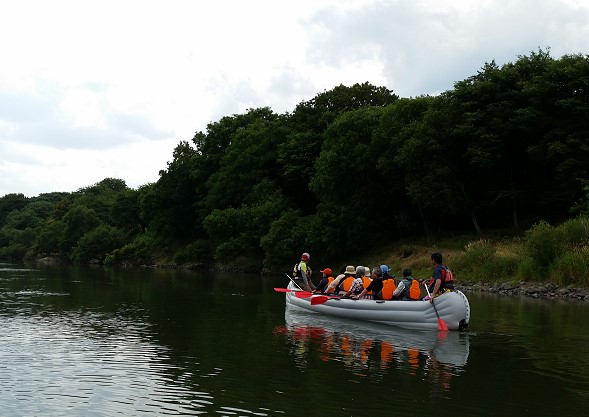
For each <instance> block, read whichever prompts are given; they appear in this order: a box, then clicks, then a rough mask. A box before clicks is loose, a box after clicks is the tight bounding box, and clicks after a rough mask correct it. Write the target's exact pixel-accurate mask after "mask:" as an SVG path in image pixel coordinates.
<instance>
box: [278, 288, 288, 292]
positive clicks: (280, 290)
mask: <svg viewBox="0 0 589 417" xmlns="http://www.w3.org/2000/svg"><path fill="white" fill-rule="evenodd" d="M274 291H276V292H291V291H292V290H289V289H288V288H274Z"/></svg>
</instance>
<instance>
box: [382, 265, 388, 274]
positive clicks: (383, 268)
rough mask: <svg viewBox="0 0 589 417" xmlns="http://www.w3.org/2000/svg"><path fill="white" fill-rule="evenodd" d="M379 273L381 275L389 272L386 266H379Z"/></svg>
mask: <svg viewBox="0 0 589 417" xmlns="http://www.w3.org/2000/svg"><path fill="white" fill-rule="evenodd" d="M380 271H381V272H382V273H383V274H388V273H389V272H390V269H389V267H388V266H386V265H381V266H380Z"/></svg>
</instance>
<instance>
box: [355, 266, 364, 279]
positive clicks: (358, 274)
mask: <svg viewBox="0 0 589 417" xmlns="http://www.w3.org/2000/svg"><path fill="white" fill-rule="evenodd" d="M364 271H365V269H364V267H363V266H361V265H359V266H357V267H356V278H362V277H363V276H364Z"/></svg>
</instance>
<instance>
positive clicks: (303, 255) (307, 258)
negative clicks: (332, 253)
mask: <svg viewBox="0 0 589 417" xmlns="http://www.w3.org/2000/svg"><path fill="white" fill-rule="evenodd" d="M309 259H311V255H309V254H308V253H307V252H305V253H303V254H302V255H301V261H304V262H307V261H308V260H309Z"/></svg>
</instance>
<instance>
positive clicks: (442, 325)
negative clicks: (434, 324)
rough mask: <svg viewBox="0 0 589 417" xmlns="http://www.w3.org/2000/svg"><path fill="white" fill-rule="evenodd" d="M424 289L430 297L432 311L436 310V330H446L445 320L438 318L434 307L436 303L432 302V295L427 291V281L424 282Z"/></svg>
mask: <svg viewBox="0 0 589 417" xmlns="http://www.w3.org/2000/svg"><path fill="white" fill-rule="evenodd" d="M424 284H425V290H426V291H427V296H428V297H429V299H430V302H431V303H432V306H434V311H435V312H436V316H437V317H438V330H441V331H448V326H447V325H446V322H445V321H444V320H442V319H441V318H440V315H439V314H438V309H437V308H436V305H435V304H434V299H433V298H432V295H431V294H430V293H429V288H428V287H427V283H425V282H424Z"/></svg>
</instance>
